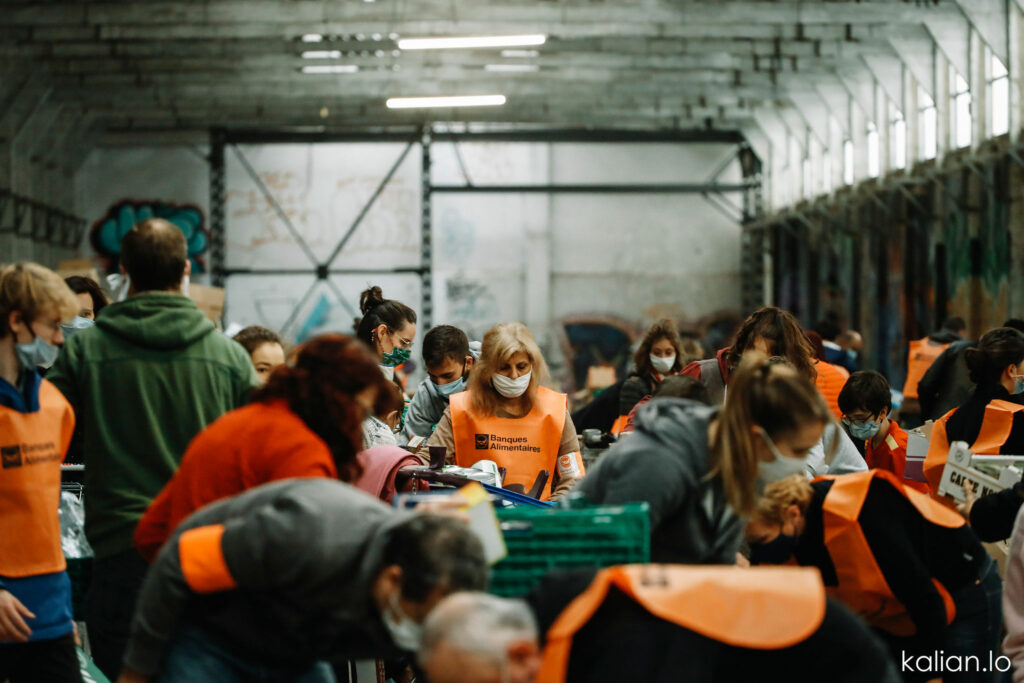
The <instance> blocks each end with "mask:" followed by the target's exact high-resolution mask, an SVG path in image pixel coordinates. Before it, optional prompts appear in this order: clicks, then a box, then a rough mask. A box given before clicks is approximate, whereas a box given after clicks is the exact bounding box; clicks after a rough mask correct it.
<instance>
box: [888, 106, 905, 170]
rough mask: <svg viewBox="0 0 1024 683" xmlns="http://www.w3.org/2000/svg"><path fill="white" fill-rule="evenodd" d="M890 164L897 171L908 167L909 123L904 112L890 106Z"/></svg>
mask: <svg viewBox="0 0 1024 683" xmlns="http://www.w3.org/2000/svg"><path fill="white" fill-rule="evenodd" d="M889 164H890V165H891V166H892V167H893V168H894V169H896V170H902V169H904V168H906V167H907V122H906V121H905V120H904V119H903V112H901V111H900V110H899V109H897V108H896V107H895V105H893V104H892V103H890V104H889Z"/></svg>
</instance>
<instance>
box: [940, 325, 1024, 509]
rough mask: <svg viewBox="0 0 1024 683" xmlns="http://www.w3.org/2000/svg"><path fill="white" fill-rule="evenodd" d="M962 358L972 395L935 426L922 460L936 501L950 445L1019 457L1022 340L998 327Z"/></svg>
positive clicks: (1023, 403)
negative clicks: (960, 443)
mask: <svg viewBox="0 0 1024 683" xmlns="http://www.w3.org/2000/svg"><path fill="white" fill-rule="evenodd" d="M964 357H965V360H966V361H967V367H968V369H969V370H970V372H971V379H972V380H973V381H974V383H975V384H976V387H975V389H974V393H972V394H971V397H970V398H968V399H967V401H966V402H965V403H964V404H963V405H962V406H960V407H959V408H956V409H955V410H951V411H949V412H948V413H946V414H945V415H943V416H942V417H941V418H940V419H938V420H936V421H935V426H934V427H933V428H932V437H931V441H930V442H929V444H928V455H927V456H926V457H925V459H924V476H925V479H927V480H928V485H929V486H930V487H931V489H932V493H933V494H934V495H936V496H937V495H938V491H939V483H940V481H941V480H942V472H943V470H944V469H945V467H946V460H947V458H948V457H949V445H950V444H951V443H953V442H954V441H964V442H966V443H968V444H970V446H971V451H973V452H974V453H978V454H986V455H1020V454H1024V334H1022V333H1021V332H1020V331H1018V330H1015V329H1013V328H1012V327H998V328H996V329H994V330H991V331H989V332H986V333H985V335H984V336H983V337H982V338H981V340H979V342H978V346H977V347H975V348H971V349H968V350H967V351H965V352H964ZM944 500H945V498H944Z"/></svg>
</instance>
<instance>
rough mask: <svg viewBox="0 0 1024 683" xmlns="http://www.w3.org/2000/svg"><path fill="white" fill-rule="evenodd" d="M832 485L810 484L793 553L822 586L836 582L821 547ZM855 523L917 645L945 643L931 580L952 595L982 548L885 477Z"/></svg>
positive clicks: (927, 647)
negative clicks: (932, 518)
mask: <svg viewBox="0 0 1024 683" xmlns="http://www.w3.org/2000/svg"><path fill="white" fill-rule="evenodd" d="M832 484H833V482H832V481H819V482H815V483H814V484H812V486H813V487H814V497H813V498H812V499H811V502H810V505H809V506H808V508H807V511H806V512H805V513H804V517H805V519H806V526H805V528H804V532H803V534H801V535H800V540H799V541H798V543H797V546H796V550H795V552H794V557H796V560H797V562H798V563H799V564H801V565H804V566H813V567H817V568H818V570H819V571H821V578H822V580H824V582H825V585H826V586H836V585H838V583H839V581H838V579H837V578H836V568H835V564H834V563H833V562H832V557H831V556H830V555H829V553H828V550H827V549H826V548H825V525H824V517H823V511H822V505H823V503H824V502H825V496H826V495H827V494H828V492H829V490H831V488H832ZM857 521H858V523H859V524H860V527H861V530H862V531H863V532H864V538H865V539H866V540H867V543H868V547H869V548H871V554H872V555H874V557H875V562H877V564H878V568H879V569H880V570H881V572H882V575H883V576H884V577H885V580H886V583H888V584H889V588H890V589H891V590H892V593H893V595H894V596H895V597H896V599H897V600H899V601H900V602H901V603H903V606H904V607H906V609H907V613H908V614H909V615H910V618H911V619H912V620H913V622H914V624H915V626H916V627H917V634H916V636H915V638H914V640H915V645H916V646H919V647H920V649H921V650H922V651H925V652H929V653H930V652H932V651H933V650H934V651H938V650H941V649H942V648H943V647H944V646H945V642H946V612H945V607H944V605H943V601H942V597H941V596H940V595H939V592H938V591H937V590H936V589H935V584H934V583H932V579H933V578H934V579H938V581H939V582H940V583H941V584H942V585H943V586H944V587H945V588H946V590H947V591H949V592H950V593H954V594H955V593H956V591H957V590H959V589H961V588H964V587H965V586H967V585H969V584H971V583H973V582H974V581H975V580H977V579H978V578H979V574H980V571H981V568H982V567H983V566H984V564H985V559H986V557H987V555H986V553H985V549H984V548H983V547H982V545H981V543H980V542H979V541H978V539H977V537H976V536H975V535H974V533H973V532H972V531H971V529H970V527H968V526H966V525H964V526H961V527H958V528H955V529H950V528H948V527H943V526H939V525H937V524H932V523H930V522H929V521H928V520H926V519H925V518H924V517H923V516H922V515H921V513H920V512H918V510H917V508H915V507H914V505H913V504H912V503H911V502H910V501H909V500H907V499H906V497H904V495H903V494H902V493H900V492H899V491H897V490H896V489H895V488H894V487H893V485H892V483H891V482H889V481H888V480H885V479H878V478H875V479H873V480H872V482H871V486H870V488H869V489H868V494H867V496H866V497H865V499H864V506H863V507H862V508H861V511H860V516H859V517H858V518H857Z"/></svg>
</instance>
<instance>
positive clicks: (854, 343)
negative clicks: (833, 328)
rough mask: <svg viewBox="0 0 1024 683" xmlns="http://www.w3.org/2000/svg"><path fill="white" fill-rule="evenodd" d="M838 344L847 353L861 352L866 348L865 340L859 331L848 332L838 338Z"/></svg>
mask: <svg viewBox="0 0 1024 683" xmlns="http://www.w3.org/2000/svg"><path fill="white" fill-rule="evenodd" d="M836 343H837V344H839V346H840V347H842V348H844V349H846V350H847V351H860V349H861V347H862V346H864V339H863V338H862V337H861V336H860V332H858V331H857V330H847V331H846V332H843V333H842V334H840V335H839V337H838V338H836Z"/></svg>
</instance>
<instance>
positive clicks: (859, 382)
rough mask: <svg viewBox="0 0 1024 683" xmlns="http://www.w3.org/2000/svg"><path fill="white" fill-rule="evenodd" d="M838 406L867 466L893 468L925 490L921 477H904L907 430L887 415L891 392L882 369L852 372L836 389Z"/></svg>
mask: <svg viewBox="0 0 1024 683" xmlns="http://www.w3.org/2000/svg"><path fill="white" fill-rule="evenodd" d="M839 408H840V409H841V410H842V413H843V424H845V425H846V428H847V429H848V430H850V434H851V435H852V436H853V438H854V439H857V440H859V441H862V442H863V443H864V460H865V461H866V462H867V464H868V468H869V469H880V470H885V471H887V472H892V473H893V474H895V475H896V478H897V479H899V480H900V481H902V482H903V483H904V484H906V485H907V486H910V487H911V488H914V489H917V490H918V491H921V492H922V493H928V485H927V484H925V483H924V482H923V481H913V480H908V479H907V478H906V469H907V433H906V432H905V431H903V430H902V429H900V426H899V425H898V424H896V420H891V419H889V410H890V409H891V408H892V394H890V393H889V382H888V380H886V379H885V377H884V376H883V375H882V374H881V373H878V372H874V371H873V370H860V371H858V372H855V373H853V375H852V376H851V377H850V379H849V381H847V382H846V384H845V385H844V386H843V390H842V391H841V392H840V393H839Z"/></svg>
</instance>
